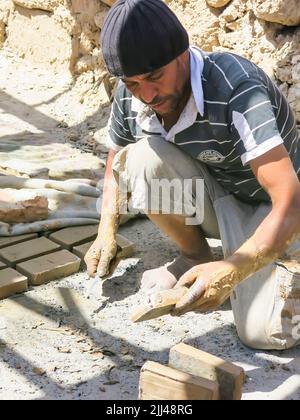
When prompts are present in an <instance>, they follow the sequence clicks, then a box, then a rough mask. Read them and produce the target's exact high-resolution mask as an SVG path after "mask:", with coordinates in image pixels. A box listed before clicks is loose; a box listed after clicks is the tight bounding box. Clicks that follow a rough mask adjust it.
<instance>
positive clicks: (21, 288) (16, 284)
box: [0, 268, 28, 299]
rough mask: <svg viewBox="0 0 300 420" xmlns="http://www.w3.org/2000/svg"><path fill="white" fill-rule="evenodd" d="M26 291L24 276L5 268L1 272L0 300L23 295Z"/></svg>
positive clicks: (26, 285) (26, 284)
mask: <svg viewBox="0 0 300 420" xmlns="http://www.w3.org/2000/svg"><path fill="white" fill-rule="evenodd" d="M27 290H28V281H27V278H26V277H25V276H23V275H22V274H20V273H18V272H17V271H15V270H13V269H12V268H6V269H5V270H1V275H0V299H4V298H7V297H9V296H11V295H14V294H15V293H23V292H27Z"/></svg>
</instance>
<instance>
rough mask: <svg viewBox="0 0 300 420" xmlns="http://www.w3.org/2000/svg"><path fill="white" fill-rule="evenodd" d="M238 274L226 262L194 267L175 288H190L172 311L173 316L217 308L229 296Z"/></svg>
mask: <svg viewBox="0 0 300 420" xmlns="http://www.w3.org/2000/svg"><path fill="white" fill-rule="evenodd" d="M237 278H238V272H237V269H236V267H235V266H234V265H233V264H231V263H229V262H228V261H224V260H223V261H215V262H210V263H205V264H200V265H196V266H194V267H193V268H191V269H190V270H189V271H187V272H186V273H185V274H184V275H183V276H182V277H181V278H180V279H179V281H178V283H177V284H176V286H175V288H177V287H182V286H186V287H190V289H189V291H188V292H187V293H186V294H185V295H184V296H183V297H182V298H181V300H180V301H179V302H178V303H177V305H176V307H175V308H174V310H173V313H172V314H173V315H182V314H184V313H186V312H189V311H199V312H206V311H209V310H212V309H215V308H217V307H218V306H220V305H222V303H223V302H225V300H226V299H227V298H228V297H229V296H230V294H231V293H232V291H233V289H234V287H235V286H236V284H237V283H238V282H237Z"/></svg>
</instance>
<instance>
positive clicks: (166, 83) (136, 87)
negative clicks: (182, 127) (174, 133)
mask: <svg viewBox="0 0 300 420" xmlns="http://www.w3.org/2000/svg"><path fill="white" fill-rule="evenodd" d="M122 80H123V82H124V83H125V85H126V87H127V88H128V89H129V90H130V92H131V93H132V94H133V95H134V96H135V97H136V98H138V99H139V100H141V101H142V102H143V103H145V104H147V105H148V106H149V107H150V108H152V109H153V110H154V111H155V112H156V113H157V114H159V115H162V116H163V115H168V114H170V113H172V112H174V111H175V110H176V108H177V107H178V105H179V104H180V102H181V101H182V100H183V99H184V98H185V96H186V92H187V89H189V86H190V72H189V54H188V51H186V52H184V53H183V54H181V55H180V56H179V57H177V58H176V59H175V60H173V61H172V62H171V63H169V64H167V65H166V66H164V67H161V68H160V69H158V70H156V71H153V72H151V73H146V74H143V75H140V76H133V77H125V78H123V79H122Z"/></svg>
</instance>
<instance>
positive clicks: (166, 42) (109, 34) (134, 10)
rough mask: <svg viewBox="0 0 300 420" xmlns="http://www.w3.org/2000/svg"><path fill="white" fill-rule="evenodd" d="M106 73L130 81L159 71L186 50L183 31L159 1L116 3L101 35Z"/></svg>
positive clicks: (186, 35)
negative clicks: (126, 78)
mask: <svg viewBox="0 0 300 420" xmlns="http://www.w3.org/2000/svg"><path fill="white" fill-rule="evenodd" d="M101 47H102V53H103V57H104V60H105V63H106V66H107V69H108V71H109V72H110V73H111V74H113V75H115V76H119V77H131V76H137V75H140V74H144V73H150V72H152V71H154V70H157V69H159V68H160V67H163V66H165V65H167V64H169V63H170V62H171V61H172V60H174V59H175V58H176V57H178V56H179V55H180V54H182V53H183V52H184V51H185V50H187V49H188V47H189V38H188V34H187V32H186V30H185V29H184V27H183V26H182V24H181V23H180V22H179V20H178V18H177V17H176V15H175V14H174V13H173V12H172V11H171V9H170V8H169V7H168V6H167V5H166V4H165V3H164V2H163V1H162V0H118V1H117V2H116V3H115V4H114V5H113V7H112V8H111V10H110V11H109V12H108V14H107V16H106V19H105V22H104V26H103V28H102V31H101Z"/></svg>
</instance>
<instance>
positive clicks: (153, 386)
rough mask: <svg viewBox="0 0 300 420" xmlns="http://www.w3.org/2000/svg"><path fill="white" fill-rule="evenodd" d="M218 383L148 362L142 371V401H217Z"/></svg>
mask: <svg viewBox="0 0 300 420" xmlns="http://www.w3.org/2000/svg"><path fill="white" fill-rule="evenodd" d="M218 388H219V386H218V384H217V382H213V381H210V380H208V379H203V378H199V377H197V376H194V375H190V374H188V373H185V372H181V371H179V370H176V369H173V368H171V367H168V366H164V365H161V364H159V363H156V362H146V363H145V364H144V366H143V367H142V369H141V376H140V399H141V400H217V399H218V397H219V391H218Z"/></svg>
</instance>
